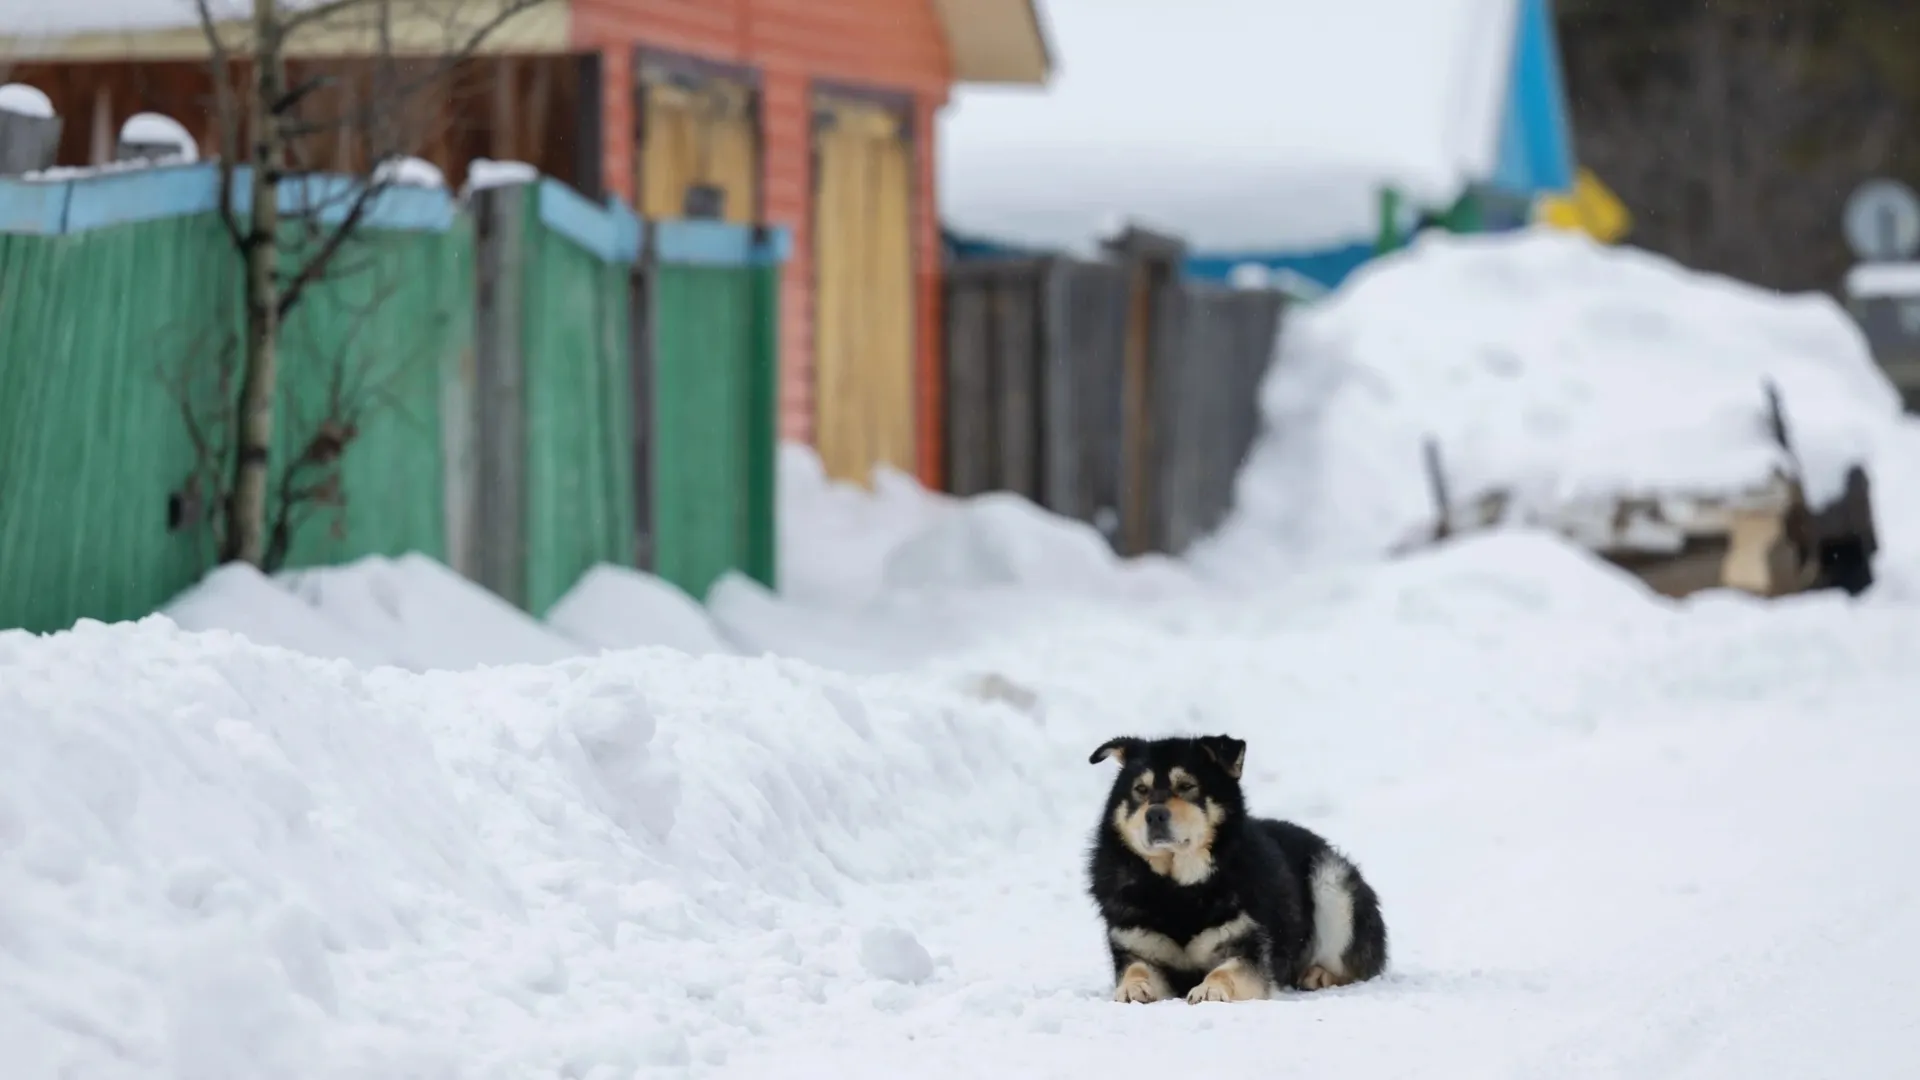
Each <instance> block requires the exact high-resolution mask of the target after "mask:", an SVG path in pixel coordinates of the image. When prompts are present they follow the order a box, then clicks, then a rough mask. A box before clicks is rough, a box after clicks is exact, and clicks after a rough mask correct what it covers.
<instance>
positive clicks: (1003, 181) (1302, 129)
mask: <svg viewBox="0 0 1920 1080" xmlns="http://www.w3.org/2000/svg"><path fill="white" fill-rule="evenodd" d="M1044 11H1045V14H1046V16H1047V19H1048V22H1049V25H1050V31H1051V33H1050V37H1051V39H1052V41H1053V43H1054V45H1055V49H1056V52H1057V54H1058V65H1057V74H1056V76H1055V79H1054V82H1053V85H1052V87H1051V88H1050V89H1049V90H1048V91H1047V92H1045V93H1036V92H1033V91H1017V90H1004V89H998V88H992V89H989V88H968V89H964V90H960V91H957V92H956V93H955V95H954V104H953V105H952V107H950V108H949V110H948V113H947V116H946V117H945V119H944V122H943V125H942V132H941V138H942V147H941V161H942V170H943V174H942V178H941V179H942V188H941V190H942V212H943V214H944V215H945V217H946V218H947V220H948V221H949V222H950V223H951V224H952V225H953V226H954V227H955V228H957V229H962V230H965V231H969V232H977V233H981V234H984V235H989V236H999V237H1002V238H1005V239H1019V240H1025V241H1029V242H1044V243H1048V244H1055V245H1060V246H1066V247H1078V246H1082V245H1084V244H1085V243H1086V242H1087V240H1088V238H1089V237H1090V236H1092V235H1093V234H1096V233H1098V232H1101V231H1103V230H1104V229H1105V228H1106V227H1107V226H1108V225H1110V224H1111V222H1112V221H1113V220H1114V219H1115V218H1117V217H1121V216H1125V217H1131V218H1134V219H1136V220H1140V221H1142V222H1145V223H1149V224H1153V225H1157V226H1160V227H1162V228H1166V229H1169V230H1172V231H1175V232H1178V233H1180V234H1182V235H1183V236H1185V237H1186V238H1187V239H1188V240H1189V241H1190V242H1192V243H1193V245H1194V246H1195V247H1196V248H1203V249H1204V248H1230V249H1231V248H1237V249H1246V248H1248V247H1250V246H1254V247H1257V246H1260V245H1270V244H1278V245H1300V246H1314V245H1325V244H1334V243H1341V242H1346V241H1350V240H1353V239H1356V238H1360V237H1365V236H1368V235H1371V233H1372V231H1373V230H1374V229H1375V228H1376V226H1377V222H1378V201H1377V200H1378V196H1377V191H1378V188H1379V187H1380V186H1381V185H1382V184H1387V183H1390V184H1392V185H1394V186H1396V187H1398V188H1400V189H1401V190H1402V191H1403V192H1404V193H1406V194H1407V195H1408V196H1409V197H1411V198H1414V199H1416V200H1418V201H1421V202H1423V203H1427V204H1431V205H1445V204H1449V203H1451V202H1452V201H1453V200H1454V199H1455V198H1456V197H1457V196H1458V195H1459V193H1460V192H1461V190H1463V188H1464V186H1465V184H1466V182H1467V181H1468V180H1469V179H1478V178H1482V177H1485V176H1488V175H1489V174H1491V172H1492V171H1493V169H1494V166H1495V164H1496V162H1497V160H1498V156H1499V151H1500V137H1501V124H1502V118H1503V106H1504V102H1505V95H1506V89H1507V80H1508V75H1509V72H1510V70H1511V60H1512V51H1513V37H1514V33H1515V28H1516V26H1517V24H1518V17H1519V0H1339V2H1337V3H1329V2H1327V0H1182V2H1181V3H1178V4H1174V3H1168V2H1167V0H1046V3H1045V6H1044Z"/></svg>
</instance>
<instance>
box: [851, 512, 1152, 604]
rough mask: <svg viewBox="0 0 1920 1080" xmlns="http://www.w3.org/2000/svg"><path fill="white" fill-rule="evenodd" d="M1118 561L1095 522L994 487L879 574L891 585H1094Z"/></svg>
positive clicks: (910, 542) (897, 553) (903, 548)
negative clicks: (1052, 510) (1055, 511)
mask: <svg viewBox="0 0 1920 1080" xmlns="http://www.w3.org/2000/svg"><path fill="white" fill-rule="evenodd" d="M1119 561H1120V560H1119V558H1118V557H1117V556H1116V555H1115V554H1114V553H1113V548H1111V547H1109V546H1108V544H1107V541H1106V539H1105V538H1104V537H1102V536H1101V535H1100V532H1099V530H1097V529H1095V528H1094V527H1093V526H1091V525H1087V524H1084V523H1082V522H1078V521H1071V520H1068V519H1066V518H1063V517H1060V516H1058V515H1056V514H1050V513H1048V512H1046V511H1045V510H1042V509H1041V508H1039V507H1038V506H1035V505H1034V504H1033V503H1031V502H1028V501H1027V500H1026V499H1024V498H1022V497H1021V496H1018V495H1012V494H1007V493H1005V492H990V493H987V494H984V495H978V496H975V497H974V498H971V499H968V500H966V502H965V503H964V504H962V505H961V506H960V507H958V508H956V509H955V511H954V512H952V513H949V514H946V515H944V516H942V517H940V518H939V519H937V520H935V521H934V522H932V523H931V524H929V525H927V526H926V527H925V528H924V529H922V530H920V531H919V532H917V533H915V534H914V535H913V536H910V537H908V538H907V539H906V540H904V541H902V542H901V543H900V544H898V545H897V546H895V547H894V548H893V550H892V551H889V552H888V553H887V557H886V561H885V562H884V564H883V565H882V569H881V575H880V576H881V580H882V581H883V582H884V583H885V584H886V585H887V586H888V587H891V588H951V589H979V588H994V587H1000V586H1009V585H1028V586H1051V587H1055V588H1063V589H1069V590H1081V589H1087V590H1090V589H1098V588H1100V587H1101V586H1103V585H1105V584H1107V583H1108V582H1110V581H1112V580H1113V578H1114V577H1115V576H1116V574H1117V572H1118V570H1117V568H1118V566H1119Z"/></svg>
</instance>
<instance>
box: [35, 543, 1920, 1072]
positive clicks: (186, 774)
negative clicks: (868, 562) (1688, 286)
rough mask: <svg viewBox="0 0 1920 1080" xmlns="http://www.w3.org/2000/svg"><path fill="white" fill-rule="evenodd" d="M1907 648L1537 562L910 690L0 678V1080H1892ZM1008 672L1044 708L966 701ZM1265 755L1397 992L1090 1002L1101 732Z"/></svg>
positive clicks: (81, 667)
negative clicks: (1383, 946) (1529, 1079)
mask: <svg viewBox="0 0 1920 1080" xmlns="http://www.w3.org/2000/svg"><path fill="white" fill-rule="evenodd" d="M1916 644H1920V610H1916V609H1915V608H1913V607H1912V606H1906V605H1893V604H1883V605H1874V604H1864V605H1859V604H1849V603H1846V602H1844V601H1842V600H1840V599H1838V598H1834V597H1815V598H1808V599H1803V600H1797V601H1793V602H1789V603H1784V604H1777V605H1774V606H1772V607H1767V606H1764V605H1761V604H1758V603H1754V602H1748V601H1741V600H1732V599H1726V598H1716V599H1707V600H1703V601H1700V602H1697V603H1695V604H1693V605H1691V606H1689V607H1686V608H1681V607H1676V606H1674V605H1670V604H1666V603H1662V602H1659V601H1656V600H1654V599H1653V598H1650V597H1648V596H1647V595H1645V594H1644V593H1643V592H1642V591H1641V590H1640V589H1639V587H1638V586H1637V584H1635V583H1633V582H1632V581H1630V580H1628V579H1625V578H1624V577H1622V576H1621V575H1619V574H1617V573H1615V572H1613V571H1611V570H1610V569H1607V568H1604V567H1602V566H1599V565H1596V564H1593V563H1591V562H1589V561H1587V560H1586V558H1585V557H1584V556H1581V555H1578V554H1576V553H1574V552H1572V551H1570V550H1569V549H1567V548H1565V547H1563V546H1561V545H1560V544H1559V543H1558V542H1557V541H1552V540H1548V539H1545V538H1542V537H1538V536H1531V535H1524V534H1516V535H1503V536H1496V537H1488V538H1483V539H1479V540H1475V541H1472V542H1468V543H1463V544H1460V545H1457V546H1455V547H1453V548H1451V549H1448V550H1444V551H1440V552H1436V553H1433V554H1429V555H1425V556H1422V557H1419V558H1416V559H1412V560H1408V561H1406V562H1403V563H1400V564H1397V565H1393V566H1390V567H1385V568H1378V569H1373V570H1368V571H1360V570H1355V571H1352V572H1348V573H1339V572H1335V573H1331V574H1329V575H1327V576H1324V577H1319V578H1316V579H1315V580H1314V581H1313V582H1312V583H1311V584H1307V583H1300V584H1298V585H1296V586H1294V587H1292V588H1290V589H1287V590H1285V591H1282V592H1277V593H1273V594H1268V595H1243V596H1241V597H1238V598H1236V599H1234V600H1232V601H1227V600H1221V599H1210V600H1206V601H1192V602H1190V603H1189V604H1187V605H1185V606H1183V607H1182V608H1180V609H1179V610H1178V612H1177V613H1173V612H1164V613H1162V614H1161V615H1160V616H1159V617H1145V616H1142V617H1135V618H1130V619H1123V618H1103V619H1099V620H1087V621H1082V622H1080V623H1079V624H1078V625H1075V626H1073V627H1071V628H1064V627H1054V628H1051V629H1050V630H1049V631H1048V632H1046V633H1044V634H1039V635H1027V634H1018V633H1016V634H1015V635H1014V636H1012V637H1010V638H1009V639H1008V640H1006V641H1003V642H999V643H996V644H994V645H993V646H991V647H989V648H987V649H984V650H975V651H972V652H969V653H965V654H960V655H956V656H953V657H949V658H946V659H944V660H942V661H940V662H936V663H934V664H931V665H929V666H927V667H925V668H923V669H922V670H920V671H917V672H915V673H913V674H911V675H885V676H867V677H856V676H851V675H836V674H833V673H830V672H827V671H823V670H820V669H817V668H813V667H811V666H809V665H806V664H804V663H800V662H797V661H783V660H775V659H748V658H741V657H717V656H716V657H705V658H700V659H692V658H688V657H686V656H684V655H682V654H678V653H675V652H670V651H663V650H659V649H641V650H635V651H631V652H626V653H618V654H611V655H608V656H603V657H599V658H593V659H584V658H583V659H572V660H564V661H559V662H556V663H553V664H547V665H523V666H509V667H497V668H488V669H483V670H479V671H474V672H465V673H428V674H417V673H412V672H406V671H402V670H399V669H395V668H387V669H382V670H377V671H372V672H366V671H362V670H356V669H355V668H353V667H351V666H350V665H349V663H348V662H346V661H339V660H336V661H325V660H319V659H314V658H309V657H304V656H300V655H296V654H293V653H290V652H286V651H281V650H277V649H273V648H269V647H265V646H259V645H254V644H251V643H248V642H246V641H244V640H243V639H240V638H238V637H234V636H230V635H226V634H221V633H208V634H201V635H190V634H186V633H183V632H180V631H177V630H174V629H172V628H170V627H168V626H166V625H164V624H163V623H162V622H160V620H158V619H155V620H149V621H148V622H146V623H143V624H137V625H120V626H111V627H107V626H98V625H90V626H83V627H81V628H79V629H78V630H76V631H74V632H72V633H69V634H63V635H59V636H56V637H52V638H45V639H33V638H29V637H27V636H25V635H21V634H9V635H0V672H4V678H0V725H4V732H3V734H4V738H5V740H6V745H7V746H8V748H9V752H8V753H7V754H6V755H4V756H0V1040H3V1041H4V1044H5V1045H7V1046H8V1047H10V1048H11V1050H10V1056H11V1057H12V1058H13V1059H14V1063H13V1064H12V1065H11V1066H10V1070H14V1071H9V1075H10V1076H20V1077H23V1078H38V1077H52V1076H59V1075H84V1076H88V1077H102V1078H111V1077H122V1076H125V1077H195V1078H199V1077H243V1076H265V1075H272V1076H282V1077H316V1078H318V1077H349V1076H352V1077H403V1076H405V1077H416V1076H430V1077H432V1076H444V1077H471V1076H484V1077H496V1076H497V1077H624V1076H639V1075H656V1074H657V1075H692V1076H740V1077H749V1076H756V1077H804V1076H822V1077H824V1076H837V1077H875V1078H879V1077H896V1076H901V1075H914V1076H933V1077H940V1076H953V1077H962V1076H967V1077H975V1076H978V1077H988V1076H1036V1077H1037V1076H1058V1077H1078V1076H1087V1075H1101V1074H1103V1073H1105V1072H1106V1071H1108V1070H1128V1071H1137V1070H1140V1069H1142V1068H1146V1069H1148V1070H1156V1069H1183V1070H1192V1069H1201V1070H1210V1069H1217V1070H1220V1071H1221V1072H1223V1073H1225V1074H1229V1075H1240V1074H1243V1073H1245V1072H1246V1071H1248V1070H1250V1069H1256V1068H1257V1069H1263V1070H1264V1069H1268V1068H1273V1067H1275V1064H1274V1063H1275V1062H1284V1063H1286V1064H1288V1065H1289V1066H1291V1067H1297V1068H1308V1069H1311V1068H1316V1067H1319V1068H1329V1069H1333V1068H1337V1069H1340V1070H1341V1071H1342V1072H1343V1074H1344V1075H1351V1076H1363V1077H1385V1076H1409V1077H1411V1076H1431V1075H1457V1076H1514V1077H1520V1076H1542V1077H1544V1076H1556V1077H1559V1076H1569V1075H1572V1076H1621V1077H1626V1076H1632V1077H1645V1076H1690V1077H1707V1076H1712V1077H1744V1076H1753V1075H1759V1074H1760V1070H1762V1069H1764V1070H1766V1071H1767V1073H1768V1074H1775V1073H1777V1074H1779V1075H1846V1076H1887V1077H1892V1076H1899V1075H1911V1073H1910V1070H1911V1069H1912V1068H1914V1067H1915V1066H1920V1051H1916V1049H1915V1048H1916V1047H1920V1041H1916V1040H1915V1039H1914V1038H1913V1035H1914V1031H1913V1026H1914V1023H1915V1021H1914V1019H1913V1015H1912V1010H1911V1008H1910V1006H1911V1002H1912V1001H1913V1000H1915V993H1916V991H1920V985H1917V984H1920V974H1916V972H1920V966H1916V964H1917V963H1920V918H1917V917H1916V913H1915V910H1914V907H1913V905H1914V902H1915V896H1916V890H1920V874H1916V872H1915V870H1914V868H1913V867H1912V866H1911V865H1909V862H1910V861H1909V860H1904V859H1903V858H1902V857H1901V855H1900V853H1901V852H1904V851H1907V850H1910V849H1911V848H1912V847H1913V846H1914V844H1915V843H1916V842H1920V787H1916V786H1915V785H1914V784H1913V783H1912V777H1913V775H1914V774H1915V771H1916V769H1920V729H1916V728H1915V727H1914V726H1913V724H1912V723H1911V713H1912V709H1911V701H1912V695H1913V693H1914V690H1915V685H1914V676H1913V674H1912V661H1911V657H1912V655H1913V651H1914V648H1915V646H1916ZM983 674H995V675H998V676H1000V677H1001V678H1002V680H1004V681H1005V683H1006V684H1010V685H1012V686H1016V687H1021V688H1026V689H1027V690H1030V691H1031V692H1033V693H1034V694H1035V695H1037V701H1034V702H1031V703H1027V702H1011V701H1009V700H1007V699H1006V698H1005V697H998V696H992V695H984V694H981V693H979V692H978V691H977V690H976V689H974V688H975V687H976V686H977V685H978V682H977V678H976V677H977V676H979V675H983ZM1167 730H1178V731H1228V732H1232V733H1235V734H1238V735H1241V736H1243V737H1245V738H1248V739H1249V740H1250V742H1251V744H1252V747H1251V750H1250V757H1249V772H1248V786H1249V788H1250V790H1251V792H1252V798H1253V801H1254V803H1255V805H1256V806H1257V807H1258V808H1259V809H1261V810H1264V811H1267V812H1270V813H1277V814H1286V815H1291V816H1294V817H1296V818H1297V819H1299V820H1301V821H1304V822H1307V823H1310V824H1312V825H1314V826H1316V827H1319V828H1322V829H1324V830H1326V831H1327V832H1328V833H1329V834H1330V835H1332V836H1334V837H1335V838H1336V839H1337V840H1338V841H1339V842H1340V843H1342V844H1343V845H1345V846H1347V847H1348V848H1349V849H1350V850H1351V851H1352V852H1353V853H1354V854H1355V855H1356V856H1357V857H1358V858H1359V859H1360V860H1361V862H1362V863H1363V865H1364V866H1365V867H1366V869H1367V871H1368V873H1369V875H1370V876H1372V878H1373V879H1374V880H1375V881H1376V883H1377V885H1378V887H1379V889H1380V890H1381V892H1382V895H1383V896H1384V898H1385V903H1386V906H1387V912H1388V915H1389V919H1390V920H1391V923H1390V925H1391V927H1392V931H1393V934H1394V943H1395V962H1394V968H1393V971H1392V973H1391V974H1390V976H1389V977H1387V978H1386V979H1385V980H1383V981H1381V982H1379V983H1377V984H1373V985H1368V986H1363V987H1359V988H1353V989H1348V990H1343V991H1337V992H1328V993H1322V994H1318V995H1313V996H1299V995H1295V996H1289V997H1287V998H1284V999H1281V1000H1277V1001H1274V1002H1271V1003H1264V1004H1258V1005H1249V1006H1241V1007H1236V1008H1193V1007H1189V1006H1187V1005H1185V1004H1184V1003H1170V1004H1166V1005H1162V1006H1156V1007H1152V1008H1145V1009H1135V1008H1122V1007H1119V1006H1115V1005H1113V1004H1111V1003H1109V1002H1108V1001H1107V1000H1106V992H1107V987H1106V980H1107V977H1108V976H1107V972H1106V970H1105V968H1104V963H1105V962H1104V953H1103V949H1102V946H1101V941H1100V935H1099V932H1098V929H1097V924H1096V923H1095V921H1094V918H1093V913H1092V910H1091V908H1090V906H1089V904H1088V903H1087V902H1086V901H1085V900H1084V899H1083V897H1082V896H1081V892H1080V889H1081V885H1080V876H1079V862H1078V860H1079V858H1080V853H1081V850H1082V846H1083V843H1084V838H1085V832H1086V830H1087V829H1088V828H1089V827H1091V824H1092V820H1093V817H1094V816H1095V815H1096V813H1097V806H1098V805H1099V799H1100V796H1101V792H1102V790H1103V787H1104V784H1105V783H1106V780H1107V773H1106V772H1105V770H1103V769H1100V768H1093V767H1089V766H1088V765H1087V764H1086V758H1085V755H1086V753H1087V752H1088V750H1089V749H1090V748H1091V747H1092V746H1093V745H1096V744H1097V743H1098V742H1099V741H1101V740H1102V739H1104V738H1105V737H1107V736H1109V735H1111V734H1114V733H1118V732H1125V731H1143V732H1144V731H1167Z"/></svg>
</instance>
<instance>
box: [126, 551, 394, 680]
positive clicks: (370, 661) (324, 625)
mask: <svg viewBox="0 0 1920 1080" xmlns="http://www.w3.org/2000/svg"><path fill="white" fill-rule="evenodd" d="M160 613H161V614H163V615H165V616H166V617H167V618H169V619H171V620H173V622H174V623H176V624H177V625H179V626H180V627H181V628H183V629H186V630H196V631H223V632H226V633H233V634H238V635H240V636H241V637H243V638H245V639H247V640H248V641H251V642H253V643H255V644H257V645H273V646H278V647H280V648H283V649H292V650H293V651H294V652H299V653H305V654H306V655H308V656H316V657H320V658H322V659H341V660H350V661H352V662H354V663H355V664H359V665H362V666H365V667H377V666H379V665H382V664H391V663H393V662H394V661H395V657H394V655H393V654H392V653H391V652H388V651H387V650H386V649H384V648H382V647H381V645H380V643H378V642H376V641H372V640H368V639H366V638H364V637H362V636H361V635H359V634H356V633H355V632H354V631H352V630H351V629H349V628H348V627H346V626H344V625H342V624H340V623H337V622H335V621H333V620H332V619H330V618H328V617H327V616H326V615H324V614H322V613H321V612H320V611H318V610H316V609H315V608H314V607H313V606H312V605H310V604H308V603H306V602H305V601H303V600H301V599H300V598H299V597H298V596H295V595H294V594H293V593H291V592H288V591H287V589H286V588H285V587H284V586H282V585H281V584H280V583H278V582H276V581H274V580H273V579H272V578H269V577H267V576H266V575H265V574H262V573H261V572H260V571H259V570H256V569H255V568H253V567H251V566H248V565H247V564H245V563H226V564H224V565H221V566H216V567H214V568H213V570H211V571H210V572H208V574H207V576H206V577H204V578H201V579H200V581H199V582H197V583H196V584H194V585H193V586H192V587H191V588H189V589H187V590H186V591H185V592H183V593H181V594H180V595H179V596H176V597H174V598H173V599H172V600H170V601H168V602H167V605H166V606H165V607H163V608H161V609H160Z"/></svg>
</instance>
